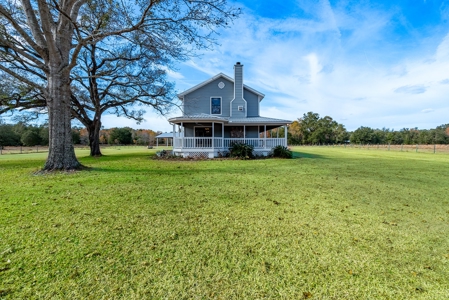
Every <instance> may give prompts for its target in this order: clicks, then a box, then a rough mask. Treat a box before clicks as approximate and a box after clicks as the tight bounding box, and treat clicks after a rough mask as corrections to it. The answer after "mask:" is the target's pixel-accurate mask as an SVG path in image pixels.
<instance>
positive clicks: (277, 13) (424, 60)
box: [103, 0, 449, 131]
mask: <svg viewBox="0 0 449 300" xmlns="http://www.w3.org/2000/svg"><path fill="white" fill-rule="evenodd" d="M233 3H234V5H236V6H238V7H241V9H242V12H243V14H242V15H241V17H240V18H239V19H238V20H236V21H235V22H234V23H233V24H231V26H230V27H229V28H227V29H224V30H220V35H219V36H217V41H218V43H219V44H220V45H218V46H216V47H215V49H214V50H212V51H208V52H204V53H202V55H201V57H199V58H193V59H191V60H189V61H186V62H183V63H180V64H179V65H177V69H176V70H174V71H172V72H170V73H169V75H170V76H169V78H170V79H171V80H172V81H174V82H175V83H176V89H177V91H178V92H181V91H183V90H186V89H188V88H190V87H192V86H194V85H196V84H198V83H200V82H202V81H204V80H207V79H208V78H210V77H212V76H214V75H216V74H218V73H220V72H223V73H225V74H227V75H229V76H231V77H233V65H234V64H235V62H237V61H240V62H241V63H242V64H243V65H244V78H245V84H247V85H249V86H251V87H252V88H254V89H256V90H258V91H260V92H262V93H264V94H265V95H266V96H265V98H264V100H263V101H262V102H261V115H262V116H266V117H275V118H282V119H288V120H295V119H297V118H300V117H301V116H302V115H303V114H304V113H306V112H308V111H313V112H316V113H319V114H320V116H326V115H329V116H331V117H332V118H333V119H334V120H336V121H337V122H339V123H342V124H344V125H345V126H346V128H347V129H348V130H355V129H357V128H358V127H360V126H369V127H372V128H382V127H386V128H392V129H396V130H399V129H401V128H404V127H405V128H414V127H418V128H421V129H426V128H434V127H436V126H438V125H441V124H445V123H449V117H448V116H449V101H448V100H449V22H448V20H449V1H432V0H427V1H423V0H415V1H405V0H402V1H398V0H396V1H395V0H390V1H369V0H366V1H347V0H346V1H329V0H323V1H312V0H297V1H293V0H283V1H267V0H266V1H257V0H245V1H240V2H233ZM179 114H180V113H179V112H174V114H173V115H179ZM173 115H172V116H173ZM103 124H104V125H105V127H106V128H108V127H114V126H130V127H133V128H149V129H153V130H161V131H170V130H171V129H172V127H171V126H170V125H169V124H168V122H167V120H166V118H165V117H160V116H157V115H156V114H155V113H153V112H150V111H149V112H148V113H147V114H146V122H143V123H142V124H140V125H136V124H135V122H133V121H131V120H126V119H122V118H120V121H119V122H117V118H116V117H115V116H105V118H104V122H103ZM118 124H120V125H118Z"/></svg>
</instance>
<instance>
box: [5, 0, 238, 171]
mask: <svg viewBox="0 0 449 300" xmlns="http://www.w3.org/2000/svg"><path fill="white" fill-rule="evenodd" d="M237 14H238V10H236V9H234V8H229V7H228V6H227V2H226V0H198V1H193V0H192V1H190V0H186V1H184V0H146V1H145V0H132V1H127V0H124V1H114V0H110V1H109V0H20V1H12V0H0V71H2V72H3V73H5V74H8V75H9V76H10V77H13V78H14V79H15V80H17V81H20V82H21V83H23V84H24V85H26V86H29V87H32V88H33V89H35V90H37V91H39V93H40V94H41V95H42V97H41V98H39V100H38V101H42V99H44V100H45V104H46V109H47V112H48V120H49V131H50V141H49V146H50V149H49V155H48V158H47V161H46V163H45V166H44V169H45V170H61V169H76V168H79V167H80V163H79V162H78V160H77V159H76V157H75V152H74V149H73V146H72V140H71V118H72V112H73V111H72V109H73V102H72V100H73V93H72V85H71V80H72V77H71V74H72V71H73V69H74V68H75V67H76V66H77V65H78V63H79V60H78V58H79V55H80V53H82V52H83V49H85V47H88V46H89V45H96V44H98V43H100V42H109V44H110V46H111V47H115V46H120V43H121V42H124V43H126V41H130V40H135V39H138V40H140V41H142V42H145V43H146V45H147V46H148V47H162V48H164V47H165V48H167V49H168V48H170V47H171V49H174V50H173V51H174V52H176V51H178V52H179V53H180V55H187V54H188V53H190V52H191V51H193V50H195V49H199V48H205V47H206V48H207V47H209V46H210V42H211V35H212V34H213V33H215V30H216V29H217V28H219V27H221V26H226V25H227V23H228V22H229V21H231V20H232V19H233V18H235V17H236V15H237Z"/></svg>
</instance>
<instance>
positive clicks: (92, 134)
mask: <svg viewBox="0 0 449 300" xmlns="http://www.w3.org/2000/svg"><path fill="white" fill-rule="evenodd" d="M100 129H101V121H100V120H99V118H97V117H95V119H94V121H93V122H92V123H91V124H90V126H88V127H87V131H88V133H89V146H90V156H102V155H103V154H101V150H100Z"/></svg>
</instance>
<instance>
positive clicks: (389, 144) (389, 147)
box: [388, 143, 390, 151]
mask: <svg viewBox="0 0 449 300" xmlns="http://www.w3.org/2000/svg"><path fill="white" fill-rule="evenodd" d="M388 151H390V143H388Z"/></svg>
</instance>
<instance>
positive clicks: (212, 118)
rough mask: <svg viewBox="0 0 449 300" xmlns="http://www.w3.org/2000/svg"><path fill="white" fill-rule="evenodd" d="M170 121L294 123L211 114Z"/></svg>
mask: <svg viewBox="0 0 449 300" xmlns="http://www.w3.org/2000/svg"><path fill="white" fill-rule="evenodd" d="M168 121H169V122H171V123H180V122H197V121H201V122H204V121H210V122H220V123H225V124H253V125H257V124H260V125H265V124H273V125H282V124H290V123H292V121H289V120H282V119H275V118H267V117H247V118H232V117H221V116H217V115H210V114H198V115H188V116H180V117H174V118H170V119H169V120H168Z"/></svg>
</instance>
